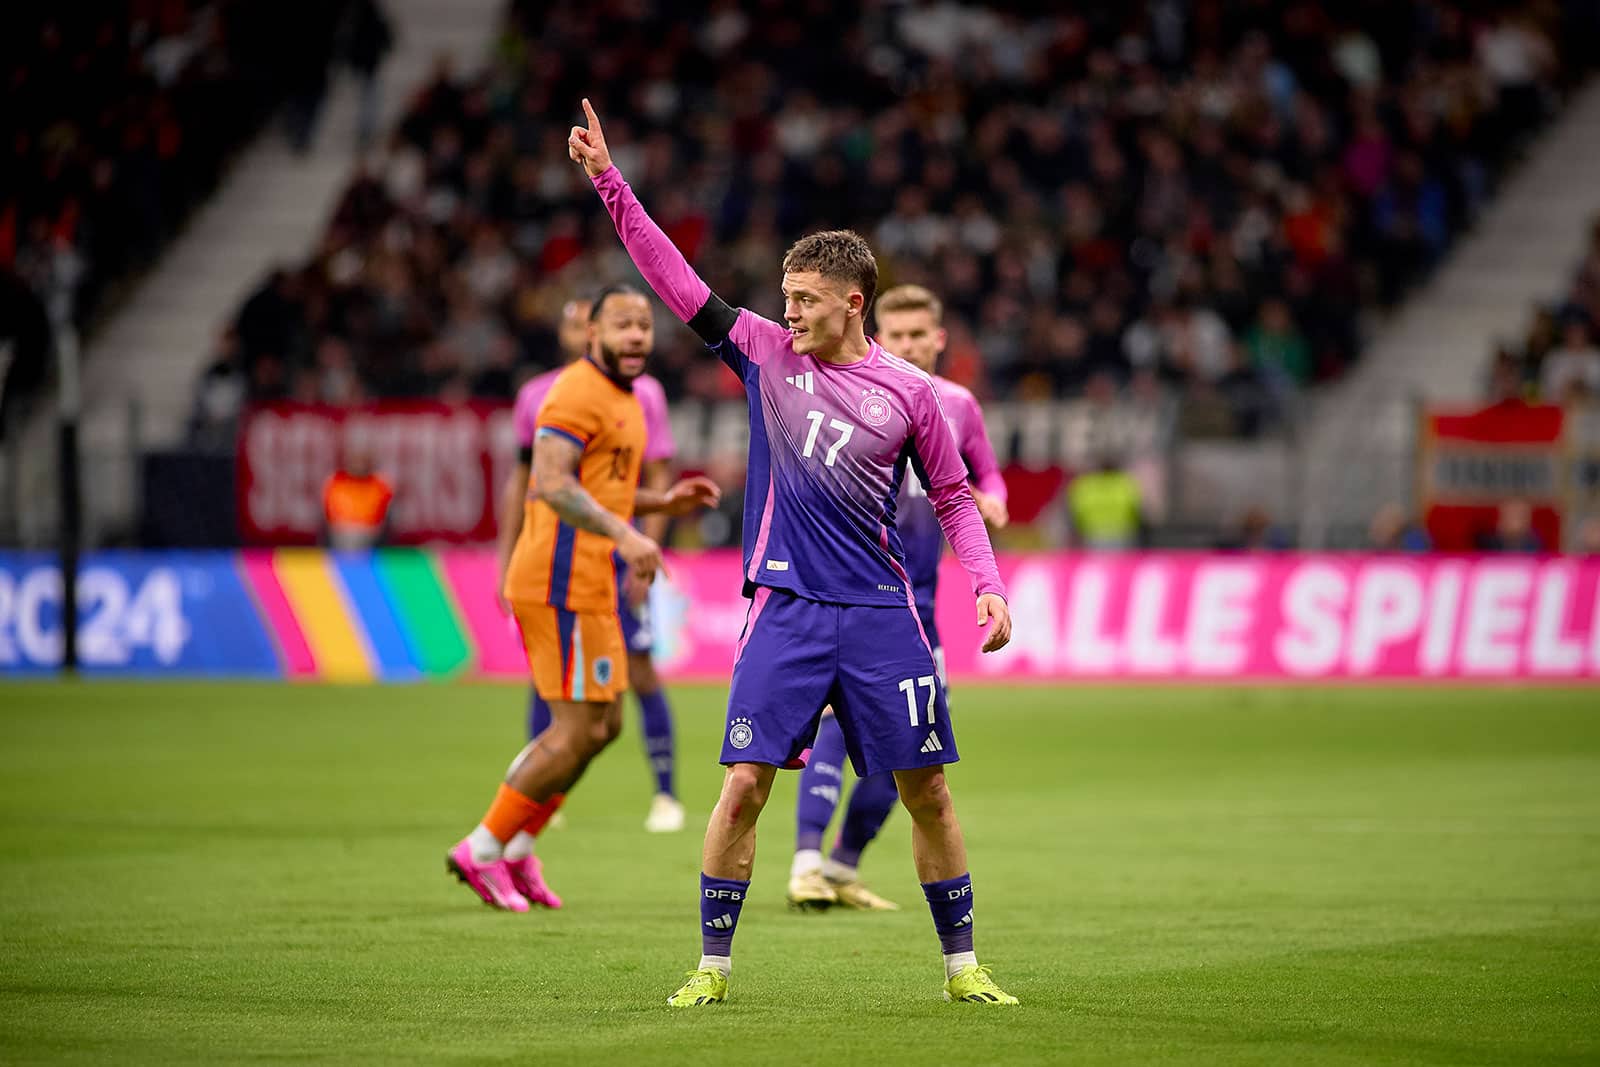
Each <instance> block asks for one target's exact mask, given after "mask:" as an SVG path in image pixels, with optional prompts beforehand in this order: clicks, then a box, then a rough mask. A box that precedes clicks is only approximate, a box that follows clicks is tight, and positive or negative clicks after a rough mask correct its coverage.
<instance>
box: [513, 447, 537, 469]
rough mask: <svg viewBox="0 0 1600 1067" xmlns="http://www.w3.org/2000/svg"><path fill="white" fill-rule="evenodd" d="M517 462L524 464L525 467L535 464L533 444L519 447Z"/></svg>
mask: <svg viewBox="0 0 1600 1067" xmlns="http://www.w3.org/2000/svg"><path fill="white" fill-rule="evenodd" d="M517 462H518V463H520V464H522V465H523V466H524V467H531V466H533V446H532V445H523V446H522V447H521V448H519V449H517Z"/></svg>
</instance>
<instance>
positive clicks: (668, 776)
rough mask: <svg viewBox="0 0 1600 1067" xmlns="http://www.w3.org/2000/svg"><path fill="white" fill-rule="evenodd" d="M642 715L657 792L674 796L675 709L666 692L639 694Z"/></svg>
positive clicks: (645, 747)
mask: <svg viewBox="0 0 1600 1067" xmlns="http://www.w3.org/2000/svg"><path fill="white" fill-rule="evenodd" d="M635 695H636V696H637V697H638V698H639V717H640V719H641V720H642V722H643V724H644V751H645V755H646V756H648V757H649V758H650V769H651V770H652V771H654V772H655V775H656V792H657V793H665V794H667V795H668V796H675V795H676V794H675V793H674V792H673V789H672V708H670V707H669V706H668V705H667V694H666V693H664V692H662V691H661V690H659V689H658V690H656V691H655V692H654V693H637V694H635Z"/></svg>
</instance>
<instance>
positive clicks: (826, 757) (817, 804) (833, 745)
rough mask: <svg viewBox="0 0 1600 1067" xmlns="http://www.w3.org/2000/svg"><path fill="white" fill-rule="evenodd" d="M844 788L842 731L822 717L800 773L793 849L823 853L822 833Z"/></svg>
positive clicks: (836, 724)
mask: <svg viewBox="0 0 1600 1067" xmlns="http://www.w3.org/2000/svg"><path fill="white" fill-rule="evenodd" d="M843 785H844V731H843V730H841V729H840V728H839V724H838V723H837V722H835V721H834V718H833V716H832V715H824V716H823V717H822V725H821V726H819V727H818V728H817V739H816V741H814V742H813V743H812V745H811V760H810V762H808V763H807V764H806V766H805V769H804V770H802V771H801V772H800V804H799V806H798V807H797V808H796V810H795V822H796V823H797V826H796V828H795V835H794V849H795V851H796V852H801V851H807V850H809V851H816V852H820V851H822V832H823V831H824V830H826V829H827V828H828V823H829V821H830V820H832V818H833V811H834V809H835V808H837V807H838V806H839V790H840V788H841V787H842V786H843Z"/></svg>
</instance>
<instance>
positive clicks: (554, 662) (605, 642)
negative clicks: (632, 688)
mask: <svg viewBox="0 0 1600 1067" xmlns="http://www.w3.org/2000/svg"><path fill="white" fill-rule="evenodd" d="M513 608H514V609H515V612H516V616H517V626H518V628H519V629H521V630H522V647H523V648H524V649H526V650H527V653H528V667H529V668H530V669H531V670H532V671H533V686H534V688H535V689H537V690H538V691H539V695H540V696H542V697H544V698H545V699H546V700H562V701H569V702H573V703H596V704H609V703H610V702H611V701H613V700H616V699H617V698H618V697H620V696H622V694H623V693H626V692H627V691H628V652H627V647H626V646H625V645H624V644H623V643H622V621H621V620H620V619H618V618H617V613H616V612H614V611H613V612H609V613H605V614H602V613H599V612H580V611H568V610H567V609H566V608H555V607H551V606H550V605H549V604H514V605H513Z"/></svg>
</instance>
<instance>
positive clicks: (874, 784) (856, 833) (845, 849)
mask: <svg viewBox="0 0 1600 1067" xmlns="http://www.w3.org/2000/svg"><path fill="white" fill-rule="evenodd" d="M899 801H900V790H898V789H897V788H895V784H894V772H892V771H882V772H880V773H878V774H869V775H867V776H866V777H865V778H862V779H861V780H860V781H858V782H856V787H855V788H854V789H852V790H851V791H850V803H849V804H847V805H846V806H845V809H844V824H843V825H842V826H840V827H839V840H837V841H836V842H834V845H833V855H832V856H831V857H830V858H831V859H832V860H833V861H834V862H835V863H842V864H844V865H845V866H846V867H859V866H860V865H861V850H862V849H864V848H866V847H867V845H869V844H871V842H872V839H873V838H874V837H877V836H878V831H879V830H881V829H883V823H884V820H886V819H888V818H889V813H890V812H892V811H894V806H895V805H896V804H897V803H899Z"/></svg>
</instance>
